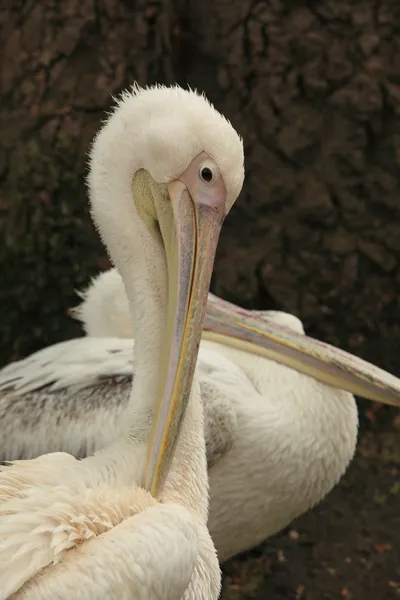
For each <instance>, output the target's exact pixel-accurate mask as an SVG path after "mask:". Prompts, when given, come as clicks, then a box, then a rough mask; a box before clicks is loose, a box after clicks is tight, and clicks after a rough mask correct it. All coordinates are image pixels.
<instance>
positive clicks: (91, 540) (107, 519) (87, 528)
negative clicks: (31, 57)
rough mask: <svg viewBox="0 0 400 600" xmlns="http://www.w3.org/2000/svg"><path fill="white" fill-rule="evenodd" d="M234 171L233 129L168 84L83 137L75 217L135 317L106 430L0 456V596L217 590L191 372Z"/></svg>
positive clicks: (236, 179)
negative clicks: (87, 226)
mask: <svg viewBox="0 0 400 600" xmlns="http://www.w3.org/2000/svg"><path fill="white" fill-rule="evenodd" d="M160 157H163V158H164V160H163V161H161V160H160ZM165 159H166V160H165ZM243 177H244V169H243V148H242V142H241V140H240V138H239V136H238V135H237V133H236V132H235V130H234V129H233V128H232V126H231V125H230V124H229V123H228V122H227V121H226V120H225V119H224V118H223V117H222V116H221V115H220V114H219V113H218V112H217V111H216V110H215V109H214V108H213V107H212V106H211V105H210V104H209V103H208V101H207V100H206V99H205V98H204V97H203V96H199V95H197V94H196V93H194V92H187V91H184V90H182V89H180V88H178V87H173V88H165V87H153V88H149V89H145V90H142V89H140V88H133V90H132V92H126V93H124V94H123V96H122V98H121V99H120V101H119V102H118V104H117V106H116V108H115V111H114V112H113V114H112V115H111V116H110V118H109V119H108V122H107V123H106V124H105V125H104V127H103V128H102V130H101V131H100V133H99V134H98V136H97V138H96V139H95V142H94V145H93V149H92V152H91V169H90V174H89V191H90V198H91V214H92V218H93V220H94V222H95V223H96V225H97V227H98V229H99V231H100V233H101V236H102V238H103V240H104V242H105V244H106V245H107V248H108V250H109V252H110V255H111V257H112V258H113V260H114V261H115V263H116V264H117V265H118V268H119V270H120V272H121V273H122V276H123V279H124V284H125V288H126V292H127V297H128V298H129V302H130V306H131V308H132V312H133V314H135V317H136V318H137V319H138V322H137V330H136V346H137V351H138V356H137V360H136V365H135V366H136V372H135V378H134V382H133V385H132V386H131V387H132V389H131V391H130V393H129V399H128V401H127V403H126V406H125V410H124V418H123V419H122V420H121V422H120V425H119V428H118V433H117V437H116V439H115V441H114V442H113V443H112V444H110V445H109V446H107V447H106V448H104V449H102V450H100V451H99V452H98V453H97V454H95V455H94V456H91V457H88V458H86V459H84V460H82V461H78V460H76V459H75V458H74V457H72V456H71V455H68V454H63V453H55V454H46V455H44V456H41V457H40V458H37V459H34V460H31V461H16V462H14V463H13V464H11V465H10V466H6V467H1V471H2V472H1V473H0V541H1V543H0V599H1V600H5V599H6V598H9V597H10V596H12V598H15V599H17V598H26V599H32V600H36V599H37V600H39V599H40V600H45V599H46V598H49V599H50V598H51V599H53V598H60V599H64V598H65V599H66V600H67V599H68V600H69V599H70V598H72V597H75V596H76V595H78V597H80V598H85V600H90V599H93V600H98V599H99V598H110V599H112V598H115V599H116V600H117V599H118V600H124V599H126V600H128V599H132V598H135V599H142V600H145V599H146V600H161V599H162V600H167V599H170V600H177V599H179V598H184V599H185V600H195V599H196V600H197V599H199V600H212V599H215V600H216V599H217V598H218V595H219V591H220V571H219V565H218V559H217V556H216V552H215V548H214V545H213V542H212V540H211V537H210V535H209V532H208V529H207V515H208V482H207V466H206V458H205V445H204V431H203V410H202V402H201V399H200V393H199V388H198V382H197V381H196V377H195V376H194V369H195V364H196V358H197V349H198V345H199V341H200V337H201V329H202V321H203V318H204V312H205V306H206V300H207V292H208V288H209V282H210V277H211V271H212V265H213V261H214V254H215V249H216V245H217V240H218V236H219V231H220V228H221V225H222V222H223V219H224V217H225V215H226V214H227V212H228V211H229V209H230V207H231V206H232V204H233V202H234V201H235V199H236V197H237V196H238V194H239V191H240V189H241V186H242V182H243ZM192 381H193V386H192ZM115 392H116V393H118V387H117V388H115Z"/></svg>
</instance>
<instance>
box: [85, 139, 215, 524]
mask: <svg viewBox="0 0 400 600" xmlns="http://www.w3.org/2000/svg"><path fill="white" fill-rule="evenodd" d="M118 134H119V138H118V160H116V158H115V156H114V155H113V153H106V152H105V153H104V154H103V156H102V158H101V163H100V164H97V165H96V164H95V165H94V169H93V171H92V172H91V175H90V189H91V200H92V216H93V218H94V221H95V222H96V224H97V226H98V228H99V230H100V233H101V235H102V237H103V240H104V242H105V243H106V245H107V248H108V251H109V253H110V255H111V258H112V260H113V262H114V264H115V265H116V266H117V268H118V271H119V273H120V274H121V277H122V279H123V282H124V286H125V290H126V295H127V298H128V302H129V306H130V312H131V319H132V320H133V318H134V319H135V334H136V335H135V363H136V364H135V374H134V378H133V384H132V390H131V394H130V401H129V404H128V407H127V412H126V414H125V415H124V417H123V421H122V423H121V432H120V437H119V439H118V441H116V442H115V443H113V444H111V445H110V446H109V447H107V448H104V449H103V450H101V451H100V452H98V453H97V454H96V455H95V456H94V457H92V458H90V459H88V461H87V460H86V461H84V462H85V463H86V464H87V465H88V466H89V470H91V471H92V472H93V473H97V475H96V474H95V475H94V477H96V478H97V477H99V476H103V477H104V473H107V476H108V477H110V478H112V479H113V481H115V480H118V481H121V482H123V483H124V484H126V483H127V482H129V481H132V483H134V482H135V483H140V481H141V477H142V474H143V466H144V457H145V450H146V441H147V440H148V436H149V433H150V428H151V422H152V419H151V416H152V409H153V407H154V405H155V402H156V398H157V392H158V377H159V367H160V363H161V353H162V350H163V336H164V327H165V317H166V314H167V312H166V310H165V309H166V305H167V293H168V292H167V289H168V288H167V265H166V258H165V253H164V250H163V248H162V246H161V244H160V241H159V240H158V239H157V237H156V236H155V235H153V234H152V233H151V232H150V231H149V230H148V228H147V227H146V225H145V224H144V223H143V221H142V219H141V218H140V217H139V215H138V213H137V209H136V205H135V202H134V198H133V197H132V181H133V177H134V175H135V173H136V172H137V171H138V169H139V168H142V165H141V163H140V161H138V160H137V161H136V162H135V159H134V158H135V154H134V153H133V157H132V152H131V148H130V143H129V139H128V138H127V136H126V134H124V131H119V132H118ZM114 145H115V140H114ZM111 146H112V144H111ZM98 154H99V152H97V155H98ZM132 158H133V160H132ZM112 200H113V202H112ZM111 208H112V210H111ZM93 466H94V467H95V468H94V469H93ZM100 474H101V475H100ZM207 491H208V480H207V465H206V458H205V441H204V430H203V410H202V404H201V398H200V393H199V388H198V386H197V383H196V380H194V382H193V391H192V393H191V396H190V400H189V405H188V408H187V411H186V414H185V418H184V424H183V430H182V432H181V435H180V437H179V441H178V444H177V448H176V453H175V458H174V460H173V463H172V467H171V470H170V473H169V476H168V481H167V484H166V486H165V492H164V493H165V494H167V496H171V495H173V496H174V498H176V500H178V499H179V501H180V502H183V501H184V502H186V503H188V504H190V506H191V507H192V508H196V510H198V511H199V512H200V514H201V515H202V517H204V518H205V515H206V514H207V509H208V493H207Z"/></svg>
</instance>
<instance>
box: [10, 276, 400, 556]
mask: <svg viewBox="0 0 400 600" xmlns="http://www.w3.org/2000/svg"><path fill="white" fill-rule="evenodd" d="M117 267H118V265H117ZM102 282H103V283H102ZM104 282H105V283H104ZM83 297H84V302H83V304H82V305H81V307H80V308H78V309H77V311H75V313H76V314H78V315H80V317H81V320H83V323H84V327H85V330H86V332H87V333H88V334H89V337H86V338H85V337H83V338H79V339H75V340H69V341H67V342H62V343H60V344H56V345H54V346H50V347H49V348H45V349H44V350H41V351H39V352H37V353H35V354H33V355H32V356H30V357H28V358H26V359H24V360H22V361H18V362H16V363H12V364H10V365H9V366H7V367H5V368H4V369H3V370H2V372H0V393H2V394H3V395H2V396H1V397H0V427H1V431H2V449H1V450H2V452H3V455H2V457H1V458H2V459H10V458H15V457H33V456H38V455H40V454H42V453H43V452H49V451H56V450H63V451H68V452H71V453H72V454H73V455H74V456H85V455H86V454H90V453H92V452H93V451H96V450H98V449H100V448H102V447H103V446H105V445H107V444H109V443H111V442H112V440H114V439H115V437H116V436H117V434H118V427H119V423H120V420H121V418H122V416H123V414H124V411H125V409H126V406H127V404H128V401H129V389H130V385H131V383H130V379H131V377H132V372H136V368H137V367H136V366H135V365H134V362H135V360H137V358H138V352H140V349H138V348H135V347H134V342H133V340H132V339H131V338H132V336H134V337H135V338H136V336H137V327H138V326H139V325H140V323H141V317H140V315H137V314H136V313H135V311H134V308H132V303H131V302H130V303H129V304H128V300H127V297H126V293H125V288H124V286H123V283H122V279H121V278H120V276H119V274H118V273H117V272H116V271H110V272H109V273H106V274H103V275H101V276H100V277H99V278H98V279H96V281H95V282H94V284H93V286H91V288H90V289H89V290H88V291H87V292H85V293H84V294H83ZM94 315H95V316H94ZM90 336H99V337H95V338H94V337H90ZM104 336H106V337H104ZM107 336H111V337H107ZM121 338H122V339H121ZM132 348H133V349H132ZM136 357H137V358H136ZM198 377H199V385H200V389H201V392H202V397H203V401H204V416H205V438H206V450H207V462H208V466H209V473H208V475H209V483H210V489H211V505H210V515H209V520H208V527H209V530H210V533H211V536H212V539H213V541H214V544H215V546H216V549H217V552H218V557H219V559H220V561H225V560H227V559H228V558H230V557H232V556H233V555H235V554H237V553H239V552H241V551H245V550H247V549H250V548H252V547H253V546H255V545H257V544H258V543H259V542H261V541H262V540H264V539H266V538H267V537H269V536H271V535H273V534H274V533H276V532H278V531H279V530H280V529H282V528H283V527H285V526H287V525H288V524H289V523H290V522H291V521H292V520H293V519H294V518H296V517H297V516H299V515H300V514H302V513H303V512H305V511H306V510H308V509H309V508H311V507H312V506H313V505H315V504H316V503H317V502H319V501H320V500H321V499H322V498H323V497H324V496H325V495H326V494H327V493H328V492H329V491H330V490H331V489H332V488H333V487H334V485H335V484H336V483H337V482H338V480H339V479H340V477H341V476H342V475H343V473H344V472H345V470H346V468H347V466H348V464H349V462H350V461H351V459H352V457H353V454H354V450H355V447H356V441H357V429H358V416H357V409H356V404H355V401H354V397H353V395H352V393H357V394H359V395H361V396H365V397H366V398H370V399H375V400H379V401H382V402H386V403H392V404H396V405H397V404H398V403H399V396H400V385H399V381H398V380H397V379H395V378H394V377H391V376H390V375H389V374H386V373H384V372H382V371H381V370H377V369H376V368H374V367H373V366H372V365H369V364H367V363H365V362H364V361H361V360H360V359H357V358H356V357H352V356H351V355H349V354H347V353H343V352H341V351H339V350H338V349H334V348H332V347H330V346H328V345H326V344H323V343H321V342H317V341H316V340H312V339H311V338H308V337H306V336H305V335H304V329H303V326H302V324H301V322H300V320H299V319H297V318H296V317H294V316H293V315H286V314H285V313H275V312H265V313H256V312H253V313H251V312H249V311H245V310H243V309H239V308H238V307H235V306H233V305H231V304H229V303H226V302H224V301H222V300H221V299H218V298H216V297H215V296H213V295H211V294H210V295H209V297H208V309H207V313H206V317H205V331H204V332H203V339H202V342H201V345H200V350H199V356H198ZM338 387H339V388H343V389H337V388H338ZM343 390H347V391H343Z"/></svg>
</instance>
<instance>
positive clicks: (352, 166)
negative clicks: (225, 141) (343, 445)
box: [0, 0, 400, 600]
mask: <svg viewBox="0 0 400 600" xmlns="http://www.w3.org/2000/svg"><path fill="white" fill-rule="evenodd" d="M1 5H2V9H3V10H0V48H1V65H0V68H1V71H0V94H1V104H0V106H1V110H0V184H1V190H0V237H1V245H0V269H1V286H0V288H1V289H0V315H1V319H0V336H1V337H0V339H1V343H0V364H3V363H6V362H8V361H10V360H11V359H13V358H17V357H20V356H24V355H26V354H28V353H29V352H32V351H34V350H37V349H38V348H41V347H43V346H45V345H48V344H50V343H54V342H57V341H59V340H62V339H65V338H67V337H73V336H76V335H79V334H80V330H79V327H78V326H77V325H76V324H75V323H73V322H72V321H71V320H70V319H69V318H68V316H67V314H66V310H67V308H68V307H71V306H74V305H75V304H76V303H77V297H76V295H75V293H74V290H75V289H76V288H80V287H82V286H84V285H86V284H87V282H88V280H89V277H90V276H91V275H92V274H95V273H97V272H98V271H99V269H102V268H106V267H107V266H108V261H107V258H106V255H105V252H104V249H103V248H102V246H101V244H100V242H99V240H98V237H97V235H96V234H95V232H94V229H93V227H92V225H91V223H90V220H89V218H88V214H87V206H86V199H85V194H86V190H85V186H84V175H85V160H86V153H87V151H88V147H89V143H90V140H91V139H92V137H93V135H94V133H95V131H96V130H97V129H98V127H99V125H100V122H101V119H102V117H103V116H104V112H105V110H106V109H107V108H108V107H109V106H110V103H111V94H115V93H117V92H119V91H120V90H121V89H122V88H123V87H125V86H128V85H130V84H131V83H133V81H134V80H137V81H138V82H139V83H140V84H142V85H143V84H148V83H154V82H162V83H174V82H178V83H180V84H181V85H186V84H190V85H191V86H193V87H197V88H198V89H200V90H204V91H205V92H206V93H207V95H208V97H209V98H210V100H212V101H213V102H214V103H215V105H216V106H217V108H218V109H220V110H221V111H222V112H223V113H224V114H226V116H227V117H228V118H229V119H231V121H232V122H233V124H234V126H235V127H236V128H237V130H238V131H239V132H240V134H241V135H242V136H243V137H244V141H245V152H246V171H247V176H246V183H245V187H244V190H243V193H242V195H241V197H240V199H239V201H238V202H237V205H236V206H235V207H234V209H233V210H232V212H231V215H230V217H229V218H228V219H227V221H226V224H225V226H224V230H223V233H222V238H221V242H220V247H219V250H218V256H217V261H216V266H215V273H214V278H213V291H214V292H215V293H217V294H219V295H221V296H223V297H225V298H227V299H230V300H233V301H235V302H237V303H239V304H242V305H244V306H246V307H251V308H273V309H280V310H286V311H289V312H293V313H294V314H296V315H298V316H300V317H301V318H302V319H303V321H304V323H305V326H306V328H307V331H308V333H310V334H311V335H313V336H316V337H319V338H321V339H324V340H326V341H329V342H330V343H333V344H335V345H340V346H341V347H343V348H347V349H349V350H351V351H352V352H354V353H356V354H358V355H360V356H362V357H364V358H366V359H368V360H370V361H372V362H375V363H376V364H378V365H380V366H383V367H384V368H386V369H388V370H390V371H392V372H393V373H395V374H398V375H400V364H399V359H398V356H399V350H400V320H399V318H398V313H399V307H400V294H399V291H400V269H399V260H400V2H399V0H298V1H295V0H270V1H268V2H266V1H259V2H257V1H254V0H253V1H252V0H230V1H229V2H228V1H227V0H201V1H200V0H175V1H173V0H159V1H158V2H150V1H146V0H138V1H136V2H134V1H128V0H124V1H123V0H64V1H63V2H61V1H59V0H40V1H38V0H34V1H29V0H25V1H22V0H12V1H11V0H3V1H2V3H1ZM359 406H360V416H361V420H362V431H361V435H360V443H359V451H358V455H357V457H356V460H355V461H354V462H353V465H352V467H351V468H350V470H349V472H348V474H347V475H346V477H345V478H344V480H343V482H342V483H341V484H340V485H339V486H338V488H336V490H335V491H334V492H333V493H332V494H330V495H329V497H328V498H327V500H326V501H325V502H324V503H322V504H321V505H320V506H319V507H317V508H316V509H315V510H314V511H312V512H311V513H310V514H308V515H306V516H305V517H303V518H301V519H299V520H298V521H297V522H296V523H294V524H293V528H292V529H291V530H290V531H287V532H284V533H283V534H282V535H281V536H279V537H276V538H274V539H272V540H269V541H268V543H266V544H265V545H264V546H262V547H260V548H258V549H256V550H255V551H254V552H252V553H251V554H249V555H247V556H245V557H240V559H237V560H235V561H233V562H231V563H230V564H228V565H226V566H225V567H224V571H225V574H226V578H225V588H224V592H223V598H224V600H228V599H229V600H236V599H239V598H240V599H250V598H253V599H256V598H257V599H260V600H261V599H264V598H265V599H271V600H280V599H283V598H285V599H289V600H291V599H293V600H320V599H325V598H326V599H330V598H345V599H347V600H381V599H382V600H386V599H388V600H389V599H395V598H400V566H399V565H400V560H399V559H400V556H399V546H400V542H399V535H400V534H398V532H399V531H400V529H399V526H400V520H399V510H398V506H399V500H400V478H399V467H400V442H399V437H400V435H399V431H400V419H399V417H398V414H399V413H398V412H397V411H395V410H387V409H381V410H378V407H377V406H375V405H372V404H371V403H368V402H365V401H362V402H360V404H359ZM255 518H256V515H255Z"/></svg>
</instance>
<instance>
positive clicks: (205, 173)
mask: <svg viewBox="0 0 400 600" xmlns="http://www.w3.org/2000/svg"><path fill="white" fill-rule="evenodd" d="M199 175H200V179H202V180H203V181H205V182H206V183H211V182H212V180H213V178H214V173H213V172H212V170H211V169H210V167H205V166H204V167H200V170H199Z"/></svg>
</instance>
